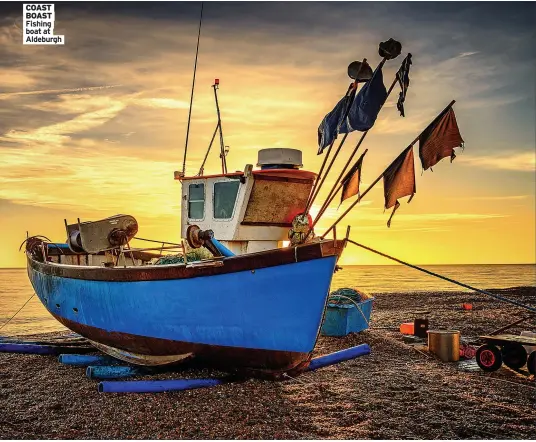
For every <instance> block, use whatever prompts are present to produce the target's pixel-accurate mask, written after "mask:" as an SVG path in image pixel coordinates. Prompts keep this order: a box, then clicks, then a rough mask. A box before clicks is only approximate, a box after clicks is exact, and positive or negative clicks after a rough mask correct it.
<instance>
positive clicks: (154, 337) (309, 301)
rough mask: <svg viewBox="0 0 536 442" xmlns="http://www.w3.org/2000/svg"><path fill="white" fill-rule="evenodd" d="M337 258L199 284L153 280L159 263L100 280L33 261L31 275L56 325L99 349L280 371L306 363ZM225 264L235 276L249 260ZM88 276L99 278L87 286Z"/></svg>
mask: <svg viewBox="0 0 536 442" xmlns="http://www.w3.org/2000/svg"><path fill="white" fill-rule="evenodd" d="M321 251H322V250H321ZM336 252H337V253H333V254H327V256H319V257H318V258H314V257H309V258H311V259H306V260H303V261H299V260H298V259H296V261H298V262H291V263H285V264H281V265H277V263H275V264H273V265H269V266H266V267H262V266H257V267H260V268H255V269H248V270H242V271H229V272H224V271H219V272H216V274H206V272H205V274H204V273H203V272H200V273H199V274H200V275H201V276H198V277H195V275H193V276H194V277H191V276H192V275H190V277H179V278H173V277H172V271H171V270H172V269H170V268H171V267H174V266H162V267H167V268H168V273H167V275H168V276H159V277H157V278H156V279H155V278H153V277H152V276H151V272H153V273H155V272H156V270H154V271H153V270H152V268H154V267H157V266H150V267H151V268H149V266H147V267H146V268H147V272H146V273H143V269H141V268H140V267H137V268H131V271H132V272H137V273H136V275H138V276H137V277H136V276H132V277H131V276H130V274H129V272H128V270H129V269H112V270H111V269H106V270H105V272H104V275H105V276H103V277H101V276H98V275H101V274H100V273H99V274H98V275H97V274H96V273H94V270H95V269H94V268H93V269H91V268H88V269H84V268H83V266H65V265H58V264H52V263H48V262H45V263H41V262H37V261H35V260H33V259H32V258H31V257H29V258H28V260H29V265H28V274H29V278H30V281H31V282H32V285H33V287H34V289H35V291H36V293H37V295H38V297H39V299H40V300H41V302H42V303H43V304H44V305H45V307H46V308H47V310H48V311H49V312H50V313H51V314H52V315H53V316H54V317H55V318H56V319H57V320H58V321H60V322H61V323H62V324H64V325H65V326H67V327H68V328H70V329H71V330H73V331H74V332H77V333H79V334H81V335H82V336H84V337H86V338H88V339H90V340H92V341H94V342H97V343H99V344H102V345H105V346H110V347H113V348H114V349H118V350H122V351H127V352H132V353H135V354H140V355H148V356H173V355H186V354H193V355H195V356H196V357H198V358H202V359H207V360H209V361H210V362H211V363H216V364H217V365H220V366H228V367H232V368H241V367H244V368H250V369H256V370H268V371H274V370H275V371H277V370H288V369H292V368H295V367H296V366H298V365H300V364H302V363H304V362H308V360H309V357H310V353H311V351H312V350H313V348H314V346H315V344H316V340H317V337H318V333H319V329H320V325H321V322H322V317H323V314H324V309H325V304H326V299H327V296H328V293H329V286H330V284H331V279H332V276H333V272H334V268H335V264H336V261H337V258H338V255H339V253H338V250H336ZM323 254H324V253H321V255H323ZM281 256H283V255H281ZM285 256H286V255H285ZM296 256H297V255H296ZM304 256H307V255H304ZM257 259H259V258H258V257H257ZM226 261H227V258H226V260H224V267H225V265H227V266H228V268H230V269H231V270H232V269H233V266H234V267H237V266H238V264H236V263H238V262H242V261H243V258H242V260H241V261H240V260H239V259H236V258H229V261H228V264H227V262H226ZM283 261H284V260H283ZM66 267H70V269H69V270H68V272H70V273H67V272H66V271H64V268H66ZM175 267H177V266H175ZM182 267H183V270H184V266H182ZM238 267H239V266H238ZM77 270H78V272H77ZM97 270H99V271H101V270H102V269H97ZM119 270H121V272H119V273H117V272H118V271H119ZM184 271H185V270H184ZM88 272H89V273H88ZM91 272H93V273H91ZM114 272H115V273H114ZM140 272H141V273H140ZM65 273H67V274H65ZM159 274H161V272H160V273H159ZM92 275H96V276H95V277H94V278H95V279H88V278H91V277H93V276H92ZM147 275H149V276H147ZM108 276H109V277H108ZM136 278H137V279H136ZM141 278H147V280H140V279H141ZM159 278H161V279H159ZM164 278H165V279H164ZM99 279H100V280H99ZM106 279H110V280H106ZM118 279H119V280H118Z"/></svg>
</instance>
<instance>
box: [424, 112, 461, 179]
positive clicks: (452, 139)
mask: <svg viewBox="0 0 536 442" xmlns="http://www.w3.org/2000/svg"><path fill="white" fill-rule="evenodd" d="M460 146H462V147H463V138H462V136H461V135H460V130H459V129H458V123H457V122H456V115H454V110H453V109H452V107H449V108H447V109H445V110H444V111H443V112H441V113H440V114H439V115H438V116H437V117H436V119H435V120H434V121H432V123H431V124H430V125H429V126H428V127H427V128H426V129H425V130H424V132H423V133H422V134H421V135H420V137H419V157H420V158H421V163H422V167H423V169H424V170H427V169H428V168H430V167H432V166H435V165H436V164H437V163H438V162H439V161H440V160H442V159H443V158H445V157H450V162H452V160H454V158H456V155H455V154H454V148H455V147H460Z"/></svg>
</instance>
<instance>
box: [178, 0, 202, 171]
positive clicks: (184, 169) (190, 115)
mask: <svg viewBox="0 0 536 442" xmlns="http://www.w3.org/2000/svg"><path fill="white" fill-rule="evenodd" d="M203 6H204V2H201V15H200V16H199V30H198V32H197V47H196V50H195V63H194V78H193V80H192V93H191V94H190V110H189V111H188V125H187V127H186V142H185V144H184V159H183V160H182V175H183V176H184V173H185V171H186V152H187V151H188V137H189V135H190V120H191V118H192V104H193V101H194V88H195V74H196V72H197V56H198V55H199V39H200V38H201V24H202V22H203Z"/></svg>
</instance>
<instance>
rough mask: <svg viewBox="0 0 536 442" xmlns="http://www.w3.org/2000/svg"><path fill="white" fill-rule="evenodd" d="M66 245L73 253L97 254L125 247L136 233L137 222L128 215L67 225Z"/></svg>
mask: <svg viewBox="0 0 536 442" xmlns="http://www.w3.org/2000/svg"><path fill="white" fill-rule="evenodd" d="M65 229H66V230H67V244H68V245H69V248H70V249H71V250H72V251H73V252H75V253H99V252H102V251H104V250H110V249H115V248H119V247H121V246H124V245H127V244H128V242H129V241H130V240H131V239H132V238H134V235H136V233H138V222H137V221H136V219H135V218H134V217H133V216H130V215H114V216H111V217H109V218H105V219H102V220H99V221H84V222H80V219H78V222H77V223H76V224H67V220H65Z"/></svg>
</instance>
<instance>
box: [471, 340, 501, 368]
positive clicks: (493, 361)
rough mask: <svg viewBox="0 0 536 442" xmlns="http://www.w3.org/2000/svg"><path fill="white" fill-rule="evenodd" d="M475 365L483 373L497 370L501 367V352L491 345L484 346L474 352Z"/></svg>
mask: <svg viewBox="0 0 536 442" xmlns="http://www.w3.org/2000/svg"><path fill="white" fill-rule="evenodd" d="M476 363H477V364H478V366H479V367H480V368H481V369H482V370H484V371H495V370H498V369H499V368H500V367H501V365H502V355H501V351H500V350H499V349H498V348H497V347H495V346H494V345H491V344H484V345H482V346H480V348H479V349H478V350H477V351H476Z"/></svg>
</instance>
